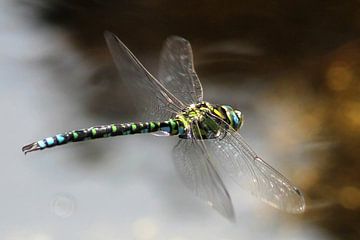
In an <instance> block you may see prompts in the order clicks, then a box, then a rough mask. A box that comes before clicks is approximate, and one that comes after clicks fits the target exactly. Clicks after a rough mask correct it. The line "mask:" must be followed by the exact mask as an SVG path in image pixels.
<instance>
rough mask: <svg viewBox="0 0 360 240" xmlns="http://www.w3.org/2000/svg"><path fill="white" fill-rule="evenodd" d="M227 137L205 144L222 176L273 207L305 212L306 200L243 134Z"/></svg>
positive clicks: (227, 133)
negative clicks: (251, 145)
mask: <svg viewBox="0 0 360 240" xmlns="http://www.w3.org/2000/svg"><path fill="white" fill-rule="evenodd" d="M223 131H226V133H225V136H224V137H223V138H218V139H216V140H214V141H204V143H205V144H206V145H207V149H209V152H210V155H212V156H214V158H213V159H215V160H216V161H215V162H214V165H215V167H216V168H217V169H218V170H219V172H220V174H225V175H228V176H230V177H231V178H232V179H233V180H234V181H235V182H236V183H237V184H239V185H240V186H241V187H243V188H245V189H247V190H250V191H251V192H252V194H253V195H255V196H256V197H258V198H260V199H261V200H263V201H264V202H266V203H268V204H270V205H271V206H273V207H275V208H278V209H281V210H285V211H287V212H291V213H301V212H303V211H304V210H305V201H304V196H303V194H302V193H301V192H300V190H299V189H298V188H296V187H295V186H294V185H293V184H292V183H291V182H290V181H289V180H288V179H286V178H285V177H284V176H283V175H282V174H281V173H279V172H278V171H276V170H275V169H274V168H272V167H271V166H270V165H269V164H267V163H266V162H265V161H264V160H263V159H261V158H260V157H258V156H257V154H256V153H255V152H254V151H253V150H252V149H251V148H250V147H249V145H248V144H247V143H246V142H245V140H244V139H243V138H242V137H241V136H240V134H239V133H238V132H236V131H234V130H225V129H223Z"/></svg>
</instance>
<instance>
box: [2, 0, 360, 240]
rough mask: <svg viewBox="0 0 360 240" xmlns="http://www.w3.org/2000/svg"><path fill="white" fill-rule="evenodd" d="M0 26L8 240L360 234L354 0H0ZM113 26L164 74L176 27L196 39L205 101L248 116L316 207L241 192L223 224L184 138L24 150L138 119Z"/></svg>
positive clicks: (254, 134)
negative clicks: (183, 147)
mask: <svg viewBox="0 0 360 240" xmlns="http://www.w3.org/2000/svg"><path fill="white" fill-rule="evenodd" d="M0 20H1V21H0V36H1V37H0V42H1V45H0V62H1V64H0V73H1V85H0V92H1V94H0V98H1V101H0V104H1V110H2V114H1V118H0V119H1V123H2V126H3V129H2V138H1V140H0V144H1V154H2V157H1V168H0V179H1V181H0V188H1V190H2V192H1V200H0V215H1V219H0V238H1V239H5V240H9V239H11V240H13V239H16V240H19V239H20V240H22V239H31V240H57V239H89V240H92V239H106V240H112V239H139V240H145V239H147V240H151V239H166V240H192V239H195V240H197V239H209V240H211V239H216V240H238V239H359V236H360V230H359V229H360V217H359V216H360V214H359V213H360V186H359V183H360V179H359V174H358V172H359V170H360V166H359V163H360V161H359V157H358V156H359V154H360V145H359V143H360V81H359V76H360V71H359V69H360V38H359V37H360V2H359V1H355V0H351V1H346V2H344V1H335V0H331V1H279V0H276V1H264V0H255V1H226V2H222V1H203V0H200V1H183V2H178V1H114V0H107V1H98V0H91V1H89V0H88V1H85V0H72V1H70V0H62V1H61V0H18V1H11V0H2V1H0ZM105 30H110V31H112V32H114V33H115V34H117V35H118V36H119V38H120V39H121V40H122V41H123V42H124V43H125V44H126V45H127V46H128V47H129V48H130V49H131V50H132V51H133V52H134V54H135V55H136V56H137V57H138V58H139V59H140V60H141V61H142V62H143V63H144V65H145V66H146V67H147V68H148V69H149V70H150V72H152V73H154V74H155V75H156V73H157V65H158V56H159V53H160V49H161V46H162V43H163V41H164V40H165V39H166V37H168V36H170V35H179V36H182V37H185V38H187V39H188V40H189V41H190V42H191V43H192V47H193V51H194V58H195V68H196V70H197V72H198V75H199V77H200V80H201V81H202V84H203V87H204V92H205V99H206V100H208V101H209V102H213V103H219V104H229V105H233V106H235V107H237V108H239V109H240V110H241V111H242V112H243V113H244V115H245V125H244V126H243V128H242V129H241V131H242V134H243V135H244V137H245V138H246V139H247V141H248V142H249V144H250V145H251V146H253V148H254V149H255V150H256V151H257V152H258V154H259V155H260V156H262V157H263V158H264V159H265V160H266V161H267V162H268V163H270V164H271V165H272V166H274V167H275V168H276V169H278V170H279V171H280V172H282V173H283V174H284V175H285V176H287V177H288V178H289V179H291V181H292V182H294V183H295V184H296V185H297V186H298V187H299V188H300V189H302V190H303V192H304V193H305V197H306V203H307V210H306V212H305V213H304V214H301V215H290V214H286V213H282V212H279V211H277V210H276V209H272V208H271V207H269V206H267V205H265V204H263V203H261V202H260V201H258V200H256V199H255V198H253V197H251V195H250V194H249V193H247V192H243V191H242V190H241V189H238V188H237V187H236V186H232V187H231V188H230V193H231V195H232V196H233V202H234V205H235V208H236V215H237V222H236V223H230V222H228V221H227V220H226V219H224V218H223V217H222V216H221V215H219V214H218V213H217V212H215V211H214V210H212V209H211V208H209V207H208V206H207V205H206V204H204V203H203V202H201V201H200V200H198V199H197V198H196V197H195V196H193V194H192V193H191V192H190V191H188V190H187V189H186V188H185V187H184V186H183V184H182V183H181V181H180V179H179V178H178V177H177V175H176V172H175V170H174V167H173V164H172V161H171V150H172V147H173V146H174V144H175V143H176V140H177V139H176V137H175V138H166V137H154V136H128V137H119V138H112V139H102V140H95V141H92V142H84V143H77V144H69V145H67V146H63V147H59V148H54V149H51V150H47V151H42V152H39V153H34V154H29V155H27V156H24V155H23V154H22V152H21V147H22V145H24V144H27V143H30V142H31V141H35V140H37V139H41V138H43V137H46V136H50V135H53V134H56V133H61V132H64V131H67V130H71V129H78V128H84V127H89V126H94V125H99V124H107V123H113V122H122V121H131V120H132V119H133V118H134V117H135V114H136V113H135V111H134V106H133V104H132V102H131V100H130V99H131V97H134V96H132V94H131V93H129V92H127V91H126V90H125V88H124V86H123V85H122V83H121V81H120V80H119V79H118V78H117V73H116V70H115V67H114V65H113V63H112V60H111V56H110V54H109V52H108V49H107V48H106V45H105V41H104V39H103V32H104V31H105ZM135 97H136V96H135Z"/></svg>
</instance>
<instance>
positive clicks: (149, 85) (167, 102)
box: [104, 32, 185, 121]
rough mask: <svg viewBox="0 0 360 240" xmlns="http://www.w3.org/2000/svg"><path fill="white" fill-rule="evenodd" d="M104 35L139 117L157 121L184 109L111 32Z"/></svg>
mask: <svg viewBox="0 0 360 240" xmlns="http://www.w3.org/2000/svg"><path fill="white" fill-rule="evenodd" d="M104 36H105V39H106V43H107V45H108V47H109V49H110V52H111V55H112V57H113V60H114V62H115V65H116V67H117V69H118V72H119V75H120V78H121V80H122V81H123V82H124V83H125V85H126V87H127V90H128V91H129V92H130V94H131V95H132V96H133V101H134V103H135V106H136V108H137V110H138V112H139V113H140V114H141V115H142V116H143V117H145V118H146V119H147V120H152V121H161V120H164V119H169V118H171V117H173V116H174V115H175V114H176V113H177V112H178V111H180V110H181V109H183V108H184V106H185V105H184V104H183V103H182V102H181V101H180V100H179V99H177V98H176V97H175V96H174V95H173V94H172V93H171V92H169V91H168V90H167V89H166V87H165V86H164V85H163V84H162V83H160V82H159V81H158V80H157V79H156V78H155V77H154V76H152V75H151V74H150V73H149V72H148V71H147V70H146V69H145V67H144V66H143V65H142V64H141V63H140V61H139V60H138V59H137V58H136V57H135V56H134V54H133V53H132V52H131V51H130V50H129V49H128V48H127V47H126V46H125V44H124V43H122V42H121V41H120V39H119V38H118V37H117V36H116V35H115V34H113V33H111V32H105V33H104Z"/></svg>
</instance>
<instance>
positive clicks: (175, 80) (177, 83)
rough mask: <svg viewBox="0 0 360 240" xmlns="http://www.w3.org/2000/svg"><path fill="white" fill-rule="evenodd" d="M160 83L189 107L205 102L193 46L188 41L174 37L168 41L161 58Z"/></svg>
mask: <svg viewBox="0 0 360 240" xmlns="http://www.w3.org/2000/svg"><path fill="white" fill-rule="evenodd" d="M159 81H160V82H161V83H162V84H163V85H164V86H165V87H166V88H167V89H168V90H169V91H171V93H173V94H174V95H175V96H176V97H177V98H178V99H180V100H181V101H182V102H183V103H185V104H187V105H190V104H192V103H198V102H200V101H202V100H203V90H202V86H201V83H200V80H199V78H198V76H197V74H196V72H195V69H194V63H193V53H192V50H191V45H190V43H189V42H188V41H187V40H186V39H184V38H181V37H178V36H173V37H169V38H168V39H167V40H166V42H165V44H164V47H163V49H162V52H161V57H160V66H159Z"/></svg>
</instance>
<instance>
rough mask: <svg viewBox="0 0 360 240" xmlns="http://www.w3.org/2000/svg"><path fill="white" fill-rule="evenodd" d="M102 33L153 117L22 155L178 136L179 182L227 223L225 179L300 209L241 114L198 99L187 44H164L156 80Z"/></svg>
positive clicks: (75, 135) (230, 214)
mask: <svg viewBox="0 0 360 240" xmlns="http://www.w3.org/2000/svg"><path fill="white" fill-rule="evenodd" d="M104 36H105V40H106V43H107V45H108V47H109V49H110V53H111V55H112V58H113V60H114V63H115V65H116V68H117V70H118V73H119V77H120V78H121V79H122V81H123V82H124V84H125V85H126V87H127V89H128V91H129V92H130V93H131V95H133V96H135V97H134V99H133V100H134V102H135V107H136V109H137V111H138V112H139V113H141V114H142V116H143V117H144V119H147V120H151V121H145V122H129V123H114V124H108V125H101V126H94V127H90V128H85V129H80V130H73V131H68V132H65V133H62V134H57V135H55V136H52V137H47V138H45V139H42V140H40V141H37V142H33V143H31V144H28V145H26V146H24V147H23V148H22V151H23V152H24V153H25V154H26V153H29V152H32V151H38V150H43V149H47V148H51V147H54V146H58V145H64V144H66V143H70V142H79V141H84V140H91V139H97V138H105V137H115V136H125V135H133V134H148V133H152V134H154V135H158V136H169V137H170V136H177V137H178V139H179V140H178V143H177V144H176V146H175V147H174V149H173V151H172V155H173V160H174V165H175V168H176V171H177V172H178V173H179V175H180V177H181V179H182V180H183V182H184V184H185V185H186V186H187V187H188V188H189V189H190V190H192V192H194V193H195V194H196V195H197V196H198V197H199V198H200V199H202V200H203V201H205V202H206V203H207V204H208V205H210V206H211V207H212V208H214V209H215V210H217V211H218V212H219V213H220V214H221V215H223V216H224V217H226V218H228V219H229V220H235V213H234V207H233V203H232V199H231V196H230V194H229V192H228V190H227V187H226V186H225V184H224V182H225V181H224V179H225V178H226V179H227V178H229V179H231V181H232V182H233V183H235V186H239V187H241V188H243V189H245V190H248V191H250V192H251V193H252V194H253V195H254V196H255V197H257V198H259V199H261V200H262V201H264V202H265V203H267V204H269V205H271V206H273V207H275V208H278V209H280V210H284V211H286V212H289V213H302V212H304V211H305V201H304V195H303V193H302V192H301V191H300V190H299V189H298V188H297V187H295V186H294V185H293V184H292V183H291V182H290V181H289V180H288V179H287V178H286V177H284V176H283V175H282V174H280V173H279V172H278V171H277V170H275V169H274V168H272V167H271V166H270V165H269V164H267V163H266V162H265V161H264V160H263V159H262V158H260V157H259V156H258V155H257V154H256V153H255V151H254V150H252V149H251V148H250V146H249V145H248V144H247V143H246V141H245V140H244V138H243V137H242V136H241V135H240V133H239V129H240V128H241V126H242V125H243V122H244V116H243V114H242V113H241V112H240V111H239V110H237V109H234V108H233V107H231V106H228V105H219V104H212V103H209V102H206V101H204V100H203V88H202V85H201V82H200V80H199V78H198V76H197V74H196V72H195V68H194V62H193V53H192V49H191V45H190V43H189V41H187V40H186V39H184V38H181V37H178V36H172V37H169V38H168V39H167V40H166V41H165V44H164V46H163V49H162V51H161V55H160V63H159V72H158V77H157V78H156V77H154V76H153V75H152V74H151V73H150V72H149V71H148V70H147V69H146V68H145V67H144V66H143V64H142V63H141V62H140V61H139V60H138V59H137V58H136V57H135V55H134V54H133V53H132V52H131V51H130V50H129V49H128V48H127V47H126V46H125V44H124V43H123V42H122V41H121V40H120V39H119V38H118V37H117V36H116V35H115V34H113V33H111V32H108V31H106V32H105V33H104Z"/></svg>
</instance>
